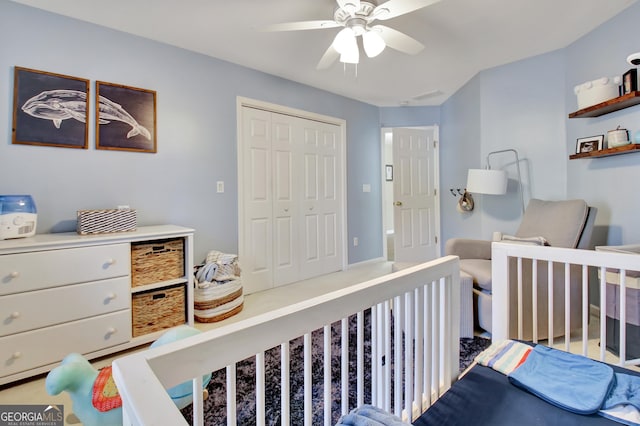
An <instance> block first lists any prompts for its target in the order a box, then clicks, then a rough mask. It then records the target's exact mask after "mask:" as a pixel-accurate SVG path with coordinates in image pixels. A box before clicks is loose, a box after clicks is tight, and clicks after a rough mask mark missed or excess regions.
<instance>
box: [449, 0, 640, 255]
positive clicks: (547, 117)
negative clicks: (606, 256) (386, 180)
mask: <svg viewBox="0 0 640 426" xmlns="http://www.w3.org/2000/svg"><path fill="white" fill-rule="evenodd" d="M639 19H640V4H635V5H633V6H631V7H630V8H628V9H626V10H625V11H624V12H623V13H621V14H620V15H618V16H616V17H614V18H613V19H611V20H610V21H609V22H607V23H605V24H603V25H602V26H600V27H599V28H597V29H596V30H594V31H592V32H590V33H589V34H587V35H585V36H584V37H582V38H581V39H579V40H578V41H576V42H575V43H573V44H572V45H570V46H568V47H566V48H564V49H560V50H557V51H554V52H551V53H547V54H544V55H540V56H536V57H533V58H528V59H524V60H521V61H518V62H514V63H511V64H507V65H503V66H499V67H496V68H492V69H489V70H485V71H482V72H480V73H479V74H478V75H476V76H475V77H474V78H473V79H472V80H471V81H470V82H469V83H468V84H467V85H466V86H465V87H464V88H463V89H462V90H460V91H458V92H457V93H456V94H455V95H453V96H452V97H451V98H449V100H447V101H446V102H445V103H444V104H443V105H442V127H441V133H440V134H441V140H442V145H441V164H442V165H441V175H442V177H441V182H442V188H443V197H442V200H443V201H442V218H443V220H442V235H443V239H442V241H443V242H444V241H446V240H447V239H448V238H451V237H471V238H484V239H486V238H490V237H491V233H492V232H493V231H495V230H499V231H503V232H508V233H512V232H515V230H516V229H517V226H518V224H519V222H520V213H519V208H518V206H519V203H520V201H519V199H518V197H519V194H518V192H517V186H516V185H515V183H516V182H515V180H514V179H515V176H516V174H515V168H514V167H513V164H508V163H510V162H511V161H510V158H511V157H510V156H509V154H499V155H498V156H492V167H493V168H504V169H505V170H507V171H508V173H509V177H510V182H509V189H508V193H507V195H506V196H486V195H477V196H476V197H475V201H476V210H475V211H474V212H473V213H471V214H466V213H465V214H463V213H459V212H455V209H454V206H455V203H454V202H455V201H456V200H454V199H451V200H449V199H448V197H446V195H447V194H446V191H447V188H449V187H454V188H455V187H457V186H458V185H460V184H464V182H465V181H466V170H467V169H468V168H469V167H483V166H484V164H485V158H486V155H487V154H488V153H489V152H491V151H494V150H500V149H505V148H514V149H516V150H517V151H518V153H519V155H520V159H521V170H522V174H523V183H524V193H525V203H526V202H527V201H528V200H529V199H530V198H531V197H535V198H542V199H566V198H583V199H585V200H587V202H588V203H589V204H590V205H593V206H596V207H597V208H598V216H597V220H596V225H597V226H596V229H595V231H594V238H593V241H592V242H593V244H595V245H597V244H612V245H615V244H631V243H639V242H640V227H639V226H637V224H636V223H637V218H636V216H637V212H638V210H640V201H638V200H637V198H635V197H634V194H635V192H637V190H636V182H637V181H638V179H640V168H639V167H638V166H640V154H629V155H621V156H615V157H607V158H599V159H586V160H585V159H582V160H569V155H570V154H573V153H574V152H575V144H576V139H577V138H579V137H585V136H592V135H598V134H606V132H607V131H608V130H611V129H615V128H616V127H617V126H618V125H620V126H622V127H623V128H627V129H629V130H630V131H631V134H632V136H633V134H634V133H635V132H637V131H639V130H640V106H637V107H632V108H629V109H625V110H623V111H619V112H616V113H612V114H608V115H605V116H602V117H599V118H583V119H568V117H567V116H568V114H569V113H571V112H573V111H575V110H576V109H577V101H576V96H575V94H574V92H573V88H574V86H575V85H577V84H580V83H582V82H585V81H589V80H594V79H596V78H599V77H603V76H610V77H612V76H616V75H621V74H623V73H624V72H626V71H627V70H628V69H629V68H630V67H631V66H630V65H628V64H627V63H626V61H625V59H626V57H627V55H629V54H630V53H632V52H637V51H640V44H638V43H637V40H638V35H639V34H640V29H639V28H638V26H637V25H636V23H637V22H638V20H639ZM478 135H479V136H478ZM461 138H462V139H466V140H464V141H463V140H460V139H461ZM452 198H453V197H452Z"/></svg>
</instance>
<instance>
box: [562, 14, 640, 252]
mask: <svg viewBox="0 0 640 426" xmlns="http://www.w3.org/2000/svg"><path fill="white" fill-rule="evenodd" d="M639 20H640V4H634V5H633V6H631V7H629V8H628V9H626V10H625V11H624V12H623V13H622V14H620V15H618V16H617V17H615V18H614V19H613V20H611V21H609V22H607V23H605V24H604V25H602V26H600V27H599V28H597V29H596V30H595V31H593V32H591V33H589V34H587V35H586V36H585V37H583V38H581V39H580V40H578V41H577V42H575V43H573V44H572V45H571V46H569V47H568V48H567V49H566V57H567V59H566V60H567V75H566V85H567V88H566V91H565V94H566V103H567V111H566V114H565V119H566V129H567V139H566V147H567V151H568V153H571V154H572V153H574V152H575V149H576V148H575V146H576V139H578V138H581V137H585V136H593V135H605V136H606V134H607V131H609V130H613V129H615V128H616V127H618V126H621V127H622V128H626V129H629V131H630V133H631V137H632V138H633V137H634V134H635V133H636V132H638V131H640V106H634V107H631V108H627V109H624V110H621V111H618V112H614V113H611V114H607V115H603V116H601V117H597V118H574V119H568V118H567V114H569V113H570V112H573V111H575V110H576V109H577V101H576V96H575V95H574V93H573V87H574V86H576V85H578V84H580V83H583V82H585V81H590V80H594V79H597V78H600V77H604V76H608V77H613V76H619V75H621V74H623V73H625V72H626V71H627V70H629V69H630V68H632V66H631V65H629V64H627V62H626V58H627V56H628V55H629V54H631V53H633V52H638V51H640V43H639V42H638V41H639V40H640V27H639V26H638V21H639ZM639 182H640V154H637V153H634V154H627V155H619V156H614V157H605V158H596V159H580V160H571V161H568V166H567V193H568V196H569V197H572V198H584V199H586V200H587V201H588V202H589V204H592V205H594V206H596V207H597V208H598V215H597V217H596V229H595V232H594V242H595V243H596V244H608V245H620V244H637V243H640V226H638V212H639V211H640V199H638V198H637V196H636V194H637V193H638V183H639Z"/></svg>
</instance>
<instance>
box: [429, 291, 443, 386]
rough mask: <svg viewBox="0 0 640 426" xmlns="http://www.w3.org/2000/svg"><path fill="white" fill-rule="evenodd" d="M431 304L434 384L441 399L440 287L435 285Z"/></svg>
mask: <svg viewBox="0 0 640 426" xmlns="http://www.w3.org/2000/svg"><path fill="white" fill-rule="evenodd" d="M432 302H433V303H432V304H431V311H432V318H431V321H432V324H433V325H432V329H433V343H432V344H433V346H432V348H433V349H432V353H433V373H432V376H433V382H434V387H435V391H436V396H437V397H440V384H441V382H440V351H441V350H442V348H441V344H440V327H439V324H440V315H441V314H440V286H439V285H436V283H434V284H433V300H432Z"/></svg>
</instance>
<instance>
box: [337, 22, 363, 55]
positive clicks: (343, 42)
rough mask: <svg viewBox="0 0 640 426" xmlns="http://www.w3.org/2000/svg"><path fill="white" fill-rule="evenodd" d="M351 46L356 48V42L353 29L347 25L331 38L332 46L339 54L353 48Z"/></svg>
mask: <svg viewBox="0 0 640 426" xmlns="http://www.w3.org/2000/svg"><path fill="white" fill-rule="evenodd" d="M353 46H355V48H356V49H357V48H358V42H357V41H356V36H355V34H354V33H353V30H352V29H351V28H349V27H346V28H343V29H341V30H340V32H339V33H338V34H336V38H334V39H333V48H334V49H336V51H338V53H340V54H342V53H344V52H346V51H348V50H350V49H353Z"/></svg>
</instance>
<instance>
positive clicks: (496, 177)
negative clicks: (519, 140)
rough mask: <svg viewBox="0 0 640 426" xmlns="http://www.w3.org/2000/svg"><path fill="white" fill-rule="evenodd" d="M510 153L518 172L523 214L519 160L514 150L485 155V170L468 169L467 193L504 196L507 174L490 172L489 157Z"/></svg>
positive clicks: (497, 171)
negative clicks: (512, 155) (513, 157)
mask: <svg viewBox="0 0 640 426" xmlns="http://www.w3.org/2000/svg"><path fill="white" fill-rule="evenodd" d="M505 152H511V153H513V154H514V155H515V158H516V169H517V171H518V188H519V190H520V201H521V202H522V212H523V213H524V192H523V190H522V176H521V174H520V158H519V157H518V151H516V150H515V149H502V150H499V151H493V152H490V153H489V154H488V155H487V167H486V169H469V173H468V174H467V189H466V190H467V191H469V192H471V193H474V194H493V195H504V194H506V193H507V172H505V171H504V170H491V164H490V163H489V157H491V156H492V155H495V154H502V153H505Z"/></svg>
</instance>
